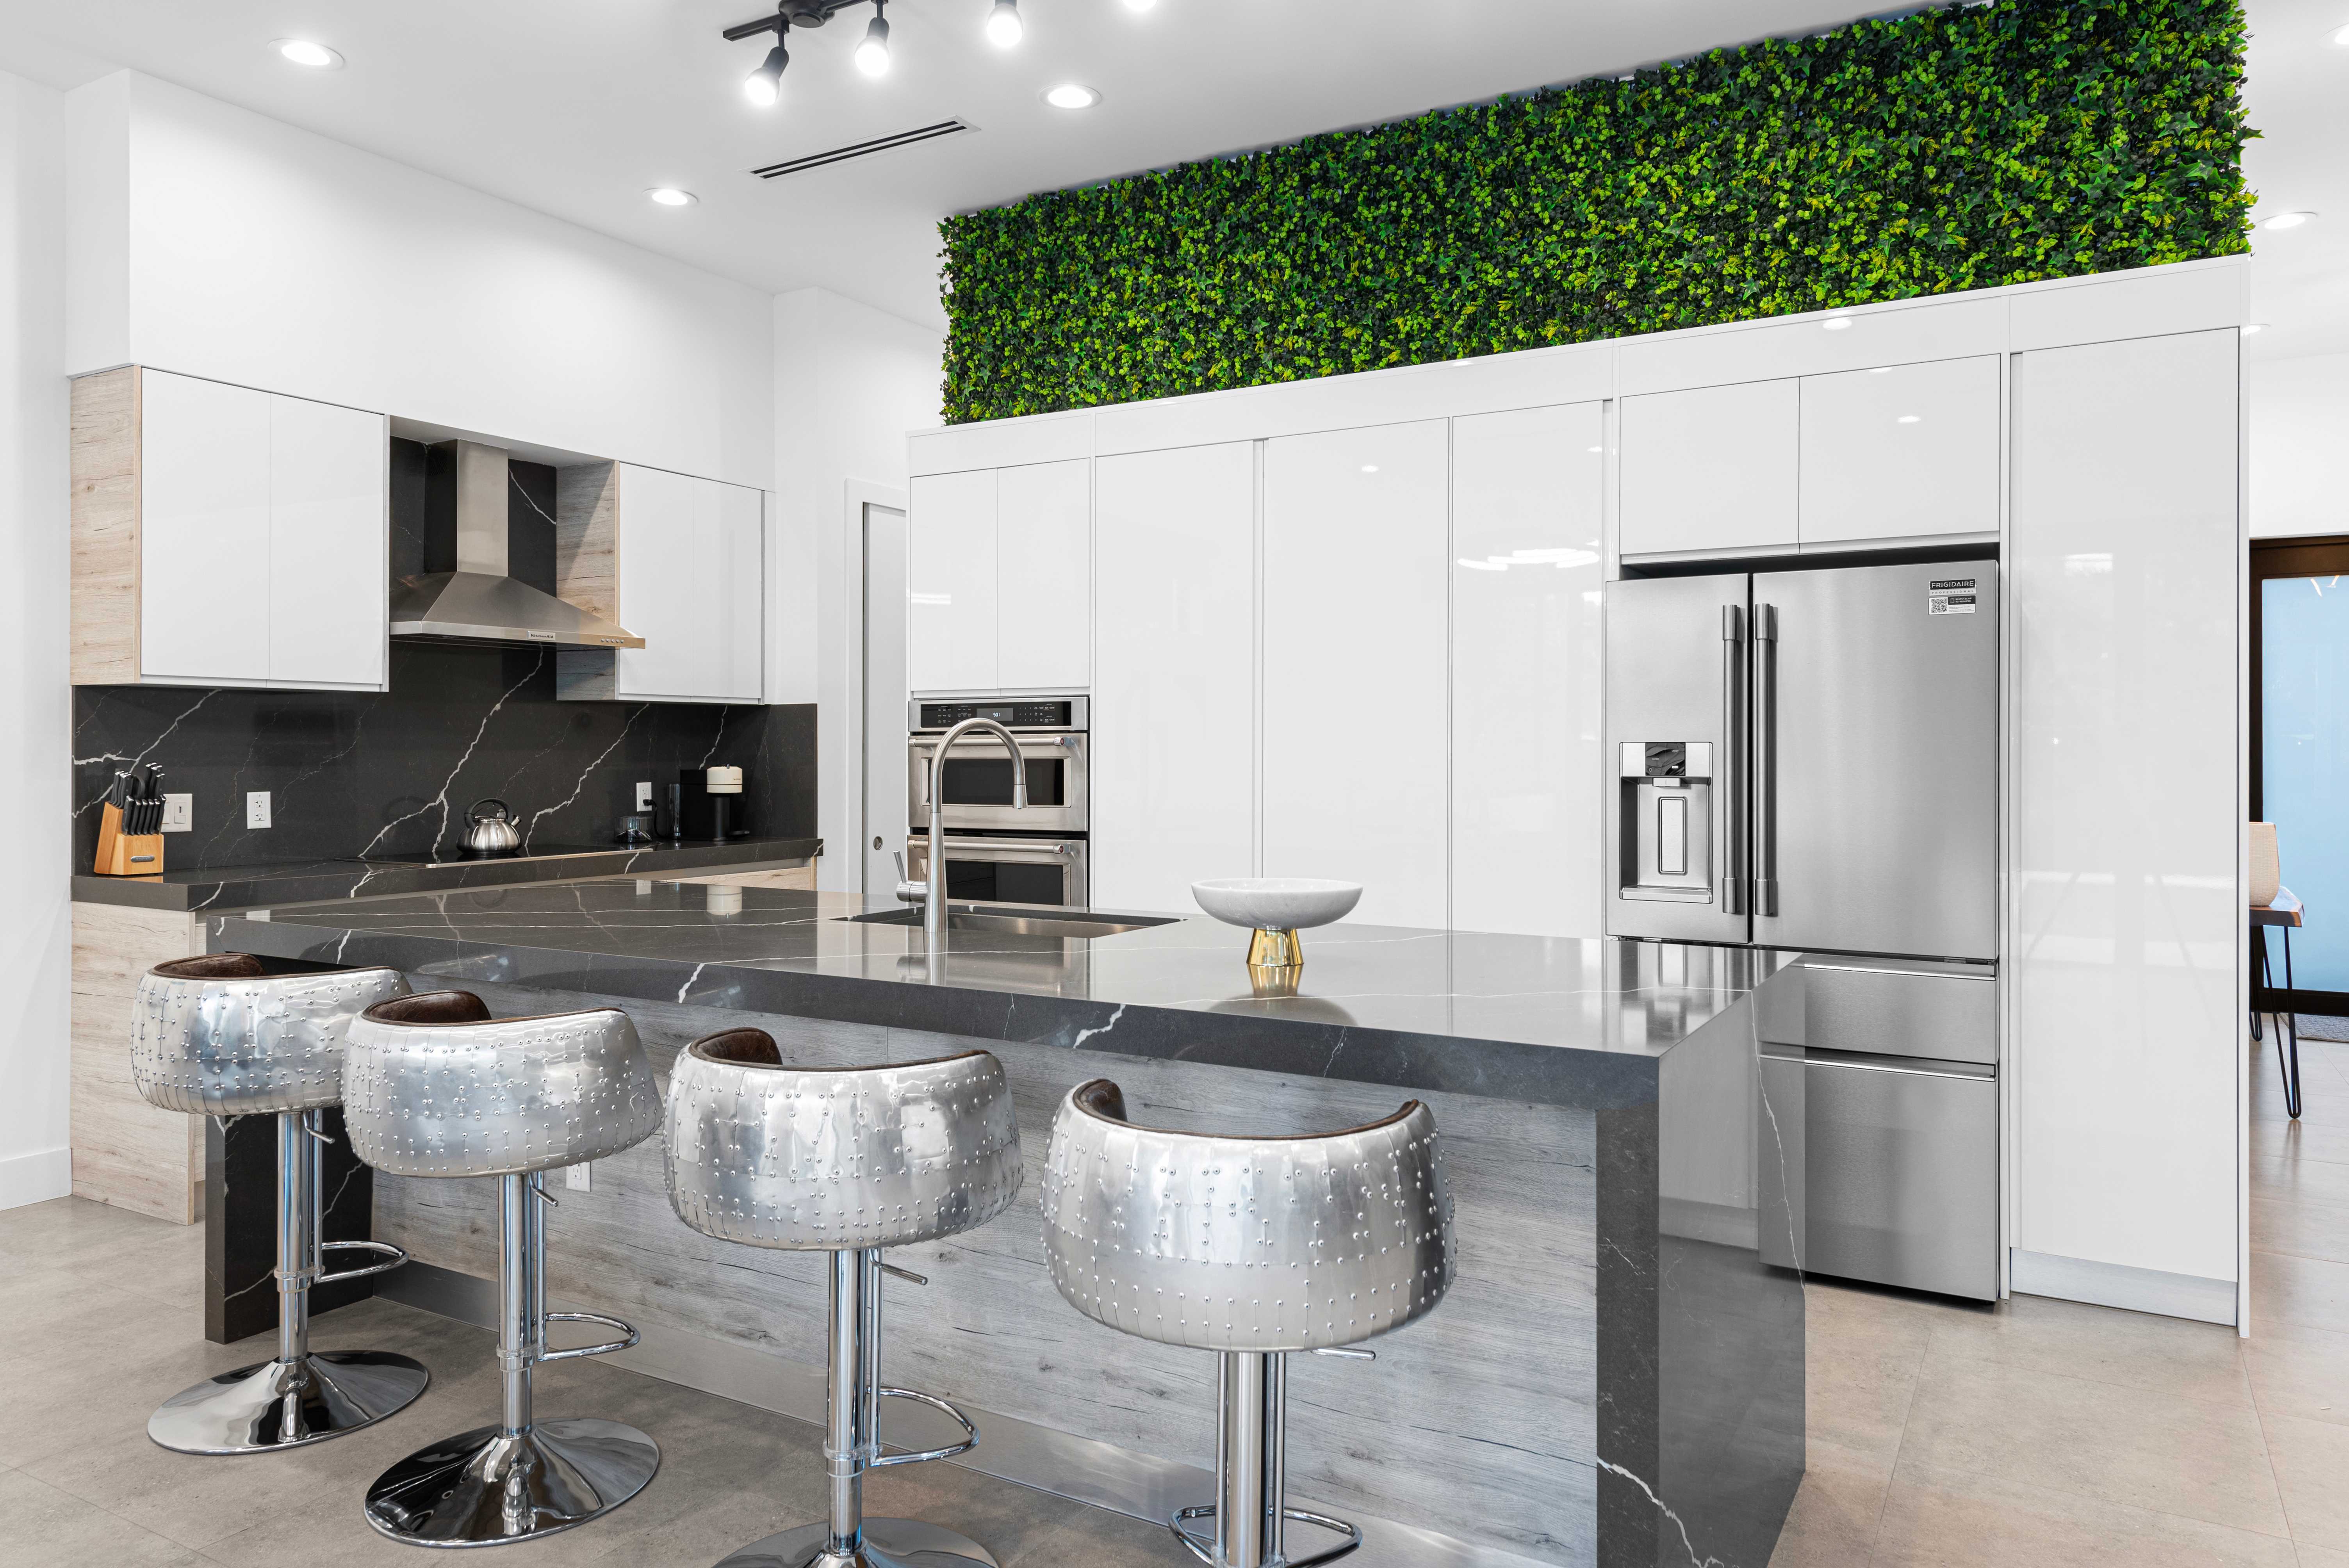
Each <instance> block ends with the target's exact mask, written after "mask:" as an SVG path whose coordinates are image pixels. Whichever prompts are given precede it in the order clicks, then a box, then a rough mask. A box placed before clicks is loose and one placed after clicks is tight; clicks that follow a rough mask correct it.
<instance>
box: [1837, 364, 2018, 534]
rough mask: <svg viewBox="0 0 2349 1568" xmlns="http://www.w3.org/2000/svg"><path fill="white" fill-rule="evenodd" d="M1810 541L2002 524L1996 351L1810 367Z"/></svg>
mask: <svg viewBox="0 0 2349 1568" xmlns="http://www.w3.org/2000/svg"><path fill="white" fill-rule="evenodd" d="M1802 387H1803V393H1802V402H1803V417H1802V453H1803V460H1802V527H1801V533H1802V542H1803V543H1805V544H1823V543H1832V542H1837V541H1842V540H1855V539H1898V538H1902V537H1909V536H1915V535H1919V534H1940V533H1994V532H1996V531H1998V521H1999V520H1998V356H1995V355H1982V356H1977V357H1974V358H1971V359H1942V360H1936V361H1934V362H1932V363H1930V364H1926V365H1890V366H1879V367H1878V368H1875V369H1871V370H1847V371H1843V372H1840V373H1838V374H1837V375H1833V376H1806V377H1803V382H1802Z"/></svg>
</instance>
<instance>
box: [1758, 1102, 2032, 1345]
mask: <svg viewBox="0 0 2349 1568" xmlns="http://www.w3.org/2000/svg"><path fill="white" fill-rule="evenodd" d="M1762 1090H1763V1096H1764V1107H1765V1109H1764V1113H1763V1118H1762V1122H1761V1125H1760V1127H1759V1128H1758V1129H1757V1131H1758V1134H1759V1136H1760V1137H1761V1139H1762V1143H1761V1151H1762V1167H1763V1175H1764V1182H1765V1185H1766V1186H1770V1187H1778V1186H1780V1185H1781V1182H1780V1181H1779V1179H1778V1176H1777V1172H1776V1171H1774V1170H1773V1165H1774V1156H1775V1157H1779V1158H1783V1159H1784V1160H1785V1162H1786V1163H1785V1167H1784V1169H1785V1170H1787V1171H1800V1172H1801V1174H1802V1180H1801V1181H1800V1182H1799V1183H1797V1184H1796V1185H1797V1187H1798V1191H1795V1193H1793V1194H1792V1195H1791V1196H1792V1199H1793V1201H1792V1202H1791V1203H1789V1202H1785V1201H1784V1200H1785V1197H1786V1196H1787V1195H1786V1194H1784V1193H1783V1191H1782V1192H1781V1193H1779V1194H1774V1196H1777V1197H1779V1198H1780V1200H1781V1202H1776V1203H1765V1205H1764V1213H1765V1214H1769V1213H1774V1212H1775V1213H1776V1214H1779V1215H1783V1216H1784V1217H1785V1219H1786V1221H1787V1223H1786V1224H1785V1225H1783V1226H1778V1225H1770V1226H1764V1233H1763V1236H1762V1258H1763V1261H1764V1263H1771V1264H1779V1265H1781V1266H1782V1267H1784V1266H1795V1265H1796V1262H1797V1260H1796V1256H1795V1253H1796V1251H1797V1249H1799V1251H1800V1254H1801V1256H1800V1263H1799V1266H1801V1267H1802V1268H1804V1269H1806V1270H1807V1271H1809V1272H1810V1273H1813V1274H1834V1275H1837V1276H1839V1277H1842V1278H1845V1279H1861V1280H1872V1281H1874V1282H1876V1283H1877V1284H1889V1285H1899V1286H1902V1287H1905V1288H1907V1289H1910V1290H1930V1291H1938V1292H1940V1294H1942V1295H1962V1296H1971V1297H1973V1298H1974V1299H1976V1300H1979V1301H1991V1300H1995V1299H1996V1298H1997V1295H1998V1083H1997V1080H1996V1079H1995V1078H1975V1077H1971V1076H1967V1077H1959V1076H1955V1075H1951V1074H1943V1073H1935V1072H1924V1071H1918V1070H1914V1069H1909V1068H1898V1067H1889V1068H1888V1067H1884V1066H1875V1065H1871V1066H1857V1065H1850V1064H1846V1063H1838V1062H1832V1061H1820V1060H1817V1059H1812V1060H1807V1061H1806V1060H1800V1059H1795V1058H1792V1057H1774V1056H1765V1057H1763V1058H1762ZM1774 1125H1775V1132H1774V1130H1773V1129H1774ZM1780 1145H1783V1146H1784V1147H1783V1150H1781V1148H1780V1147H1779V1146H1780Z"/></svg>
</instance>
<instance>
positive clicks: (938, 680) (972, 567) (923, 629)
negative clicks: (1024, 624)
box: [905, 469, 1002, 692]
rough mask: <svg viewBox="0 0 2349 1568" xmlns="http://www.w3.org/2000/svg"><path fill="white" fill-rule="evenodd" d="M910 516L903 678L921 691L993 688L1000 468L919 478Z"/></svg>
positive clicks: (913, 488) (912, 491) (996, 682)
mask: <svg viewBox="0 0 2349 1568" xmlns="http://www.w3.org/2000/svg"><path fill="white" fill-rule="evenodd" d="M907 499H908V500H909V501H910V503H911V508H912V510H911V511H909V512H908V513H907V515H906V528H907V540H906V552H905V576H906V584H907V586H906V595H907V598H908V601H909V603H907V605H906V608H905V627H906V653H905V679H906V683H907V685H908V686H910V688H911V689H913V690H915V691H917V692H920V691H992V690H994V689H996V688H997V687H999V686H1000V685H1001V684H1002V683H1001V682H1000V681H999V680H998V679H997V678H996V669H997V664H996V648H995V515H996V513H995V506H996V471H995V470H994V469H974V470H972V471H971V472H968V473H960V474H931V475H924V476H922V477H919V478H916V480H914V481H913V484H912V486H911V487H910V490H909V492H908V498H907Z"/></svg>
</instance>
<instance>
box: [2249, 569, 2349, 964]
mask: <svg viewBox="0 0 2349 1568" xmlns="http://www.w3.org/2000/svg"><path fill="white" fill-rule="evenodd" d="M2259 587H2260V779H2261V781H2260V810H2261V815H2262V817H2263V818H2264V819H2265V820H2268V821H2271V822H2273V823H2274V824H2275V825H2276V858H2277V860H2278V861H2279V862H2280V863H2281V866H2282V872H2283V885H2284V886H2286V887H2288V888H2290V889H2291V890H2292V892H2293V894H2294V895H2295V896H2297V897H2298V898H2299V899H2300V901H2301V902H2302V903H2304V904H2306V905H2307V906H2308V909H2309V917H2308V924H2307V926H2306V927H2305V928H2303V929H2302V930H2300V931H2295V932H2293V933H2292V984H2293V985H2294V986H2295V988H2297V989H2299V990H2302V991H2349V575H2344V576H2323V577H2271V578H2269V579H2267V580H2266V581H2265V582H2263V583H2261V584H2260V585H2259ZM2268 951H2269V962H2270V963H2271V964H2272V965H2274V975H2273V980H2274V984H2275V985H2279V986H2281V985H2282V984H2283V944H2282V940H2281V939H2280V938H2271V939H2270V941H2269V944H2268ZM2254 957H2256V954H2255V955H2254Z"/></svg>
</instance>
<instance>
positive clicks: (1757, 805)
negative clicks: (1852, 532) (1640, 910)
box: [1754, 604, 1778, 915]
mask: <svg viewBox="0 0 2349 1568" xmlns="http://www.w3.org/2000/svg"><path fill="white" fill-rule="evenodd" d="M1754 913H1756V914H1760V915H1775V914H1776V913H1778V606H1777V605H1775V604H1756V605H1754Z"/></svg>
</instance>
